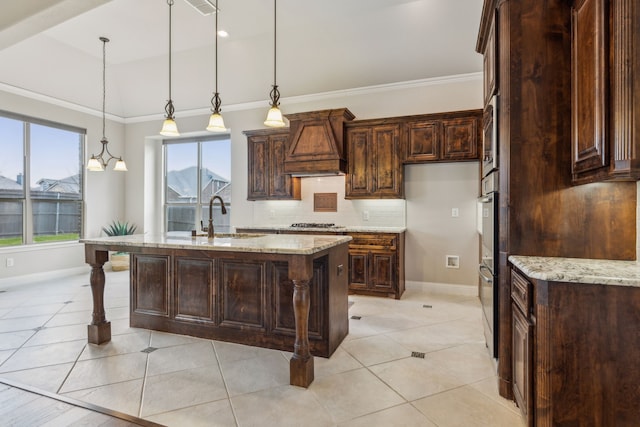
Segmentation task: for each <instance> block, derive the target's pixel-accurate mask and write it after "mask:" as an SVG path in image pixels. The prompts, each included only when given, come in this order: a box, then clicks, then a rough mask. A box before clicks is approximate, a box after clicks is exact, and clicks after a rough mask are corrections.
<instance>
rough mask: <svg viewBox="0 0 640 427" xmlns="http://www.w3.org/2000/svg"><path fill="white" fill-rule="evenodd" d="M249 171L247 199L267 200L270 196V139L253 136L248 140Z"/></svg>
mask: <svg viewBox="0 0 640 427" xmlns="http://www.w3.org/2000/svg"><path fill="white" fill-rule="evenodd" d="M247 141H248V147H247V148H248V152H249V171H248V175H249V176H248V178H249V179H248V181H249V183H248V184H249V188H248V189H247V199H249V200H256V199H266V198H267V197H268V196H269V184H268V179H269V174H268V172H267V171H268V164H269V138H268V137H267V136H252V137H250V138H248V140H247Z"/></svg>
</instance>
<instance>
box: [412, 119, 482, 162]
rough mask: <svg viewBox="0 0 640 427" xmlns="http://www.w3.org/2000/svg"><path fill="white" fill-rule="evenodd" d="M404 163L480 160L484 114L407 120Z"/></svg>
mask: <svg viewBox="0 0 640 427" xmlns="http://www.w3.org/2000/svg"><path fill="white" fill-rule="evenodd" d="M402 126H403V138H402V142H403V150H402V151H403V156H404V157H403V159H402V161H403V163H428V162H438V161H440V162H454V161H465V160H478V158H479V151H480V150H479V149H480V145H481V141H482V110H469V111H455V112H449V113H438V114H428V115H422V116H411V117H405V118H403V121H402Z"/></svg>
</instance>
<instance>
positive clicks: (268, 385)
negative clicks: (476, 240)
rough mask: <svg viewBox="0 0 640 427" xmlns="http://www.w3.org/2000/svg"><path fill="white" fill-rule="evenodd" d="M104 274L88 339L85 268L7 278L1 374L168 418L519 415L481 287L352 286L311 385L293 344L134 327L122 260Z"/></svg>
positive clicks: (351, 420)
mask: <svg viewBox="0 0 640 427" xmlns="http://www.w3.org/2000/svg"><path fill="white" fill-rule="evenodd" d="M106 277H107V279H106V280H107V286H106V290H105V306H106V310H107V319H108V320H110V321H111V328H112V335H113V337H112V341H111V342H109V343H107V344H103V345H101V346H96V345H93V344H87V335H86V334H87V331H86V325H87V323H89V322H90V319H91V308H92V302H91V291H90V289H89V287H88V282H89V277H88V274H86V275H84V274H83V275H73V276H68V277H65V278H62V279H55V280H51V281H47V282H37V283H30V284H23V285H19V286H12V287H11V286H5V287H3V288H0V378H6V379H9V380H13V381H16V382H19V383H23V384H27V385H31V386H34V387H38V388H40V389H43V390H46V391H49V392H54V393H58V394H61V395H66V396H69V397H73V398H75V399H78V400H81V401H85V402H90V403H93V404H97V405H100V406H103V407H106V408H109V409H114V410H117V411H121V412H124V413H127V414H131V415H135V416H139V417H142V418H145V419H149V420H152V421H155V422H158V423H161V424H165V425H169V426H201V425H202V426H205V425H206V426H242V427H244V426H300V425H305V427H311V426H345V427H346V426H349V427H355V426H367V427H374V426H385V427H386V426H422V427H424V426H439V427H446V426H465V427H468V426H478V427H481V426H488V427H489V426H490V427H500V426H505V427H514V426H518V427H519V426H522V425H523V424H522V421H521V418H520V416H519V413H518V409H517V408H516V406H515V405H514V404H513V403H512V402H510V401H507V400H504V399H502V398H501V397H499V396H498V393H497V380H496V377H495V369H494V367H493V362H492V361H491V359H490V357H489V356H488V353H487V350H486V348H485V345H484V337H483V333H482V323H481V311H480V305H479V302H478V299H477V298H476V297H464V296H454V295H442V294H438V293H430V292H425V291H422V290H417V289H408V290H407V291H406V293H405V295H404V296H403V298H402V299H401V300H400V301H396V300H391V299H381V298H374V297H364V296H350V297H349V299H350V301H352V302H353V305H352V306H351V308H350V309H349V314H350V316H361V319H360V320H355V319H351V320H350V325H349V327H350V333H349V335H348V336H347V338H346V339H345V341H344V342H343V343H342V345H341V346H340V347H339V348H338V350H337V351H336V352H335V353H334V354H333V356H332V357H331V358H330V359H323V358H316V359H315V377H316V379H315V381H314V382H313V384H311V386H310V387H309V388H308V389H303V388H298V387H294V386H290V385H288V382H289V373H288V372H289V371H288V369H289V368H288V366H289V357H290V354H289V353H287V352H282V351H275V350H267V349H262V348H257V347H247V346H243V345H238V344H231V343H225V342H220V341H210V340H203V339H197V338H192V337H187V336H180V335H172V334H166V333H159V332H154V331H148V330H144V329H135V328H130V327H129V326H128V323H129V321H128V304H129V297H128V296H129V288H128V279H129V276H128V272H118V273H114V272H106ZM425 305H427V306H430V307H424V306H425ZM149 347H152V348H155V349H156V350H154V351H151V352H148V353H147V352H143V351H142V350H145V349H148V348H149ZM412 352H422V353H425V357H424V359H422V358H416V357H412ZM2 412H3V408H2V407H0V419H1V418H2V417H3V415H2Z"/></svg>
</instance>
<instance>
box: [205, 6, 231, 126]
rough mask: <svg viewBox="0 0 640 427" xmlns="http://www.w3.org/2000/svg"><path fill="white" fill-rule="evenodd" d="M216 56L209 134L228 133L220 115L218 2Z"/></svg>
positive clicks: (217, 11) (218, 12)
mask: <svg viewBox="0 0 640 427" xmlns="http://www.w3.org/2000/svg"><path fill="white" fill-rule="evenodd" d="M215 8H216V44H215V46H216V55H215V64H216V90H215V92H214V93H213V97H212V98H211V116H210V117H209V125H208V126H207V130H208V131H209V132H226V131H227V128H226V127H225V125H224V120H223V119H222V114H220V105H221V104H222V101H221V100H220V94H219V93H218V15H219V14H220V9H218V0H216V5H215Z"/></svg>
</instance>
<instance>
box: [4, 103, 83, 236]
mask: <svg viewBox="0 0 640 427" xmlns="http://www.w3.org/2000/svg"><path fill="white" fill-rule="evenodd" d="M84 140H85V131H84V130H81V129H77V128H72V127H70V126H65V125H60V124H55V123H50V122H46V121H43V120H37V119H31V118H27V117H24V116H19V115H15V114H11V113H6V112H0V152H2V156H0V247H2V246H15V245H24V244H32V243H46V242H57V241H70V240H78V239H79V238H80V236H81V235H82V205H83V192H82V179H83V176H82V159H83V157H84V153H83V147H84Z"/></svg>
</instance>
